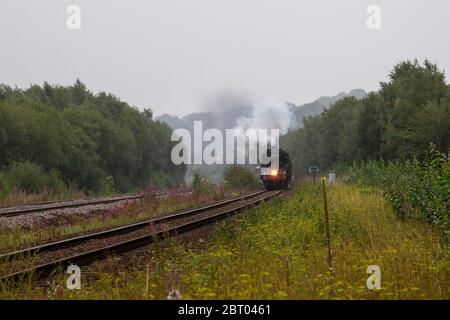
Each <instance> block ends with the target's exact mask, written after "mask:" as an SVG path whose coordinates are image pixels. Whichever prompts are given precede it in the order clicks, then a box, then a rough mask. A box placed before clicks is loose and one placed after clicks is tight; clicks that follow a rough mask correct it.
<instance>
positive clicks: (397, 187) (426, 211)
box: [347, 146, 450, 240]
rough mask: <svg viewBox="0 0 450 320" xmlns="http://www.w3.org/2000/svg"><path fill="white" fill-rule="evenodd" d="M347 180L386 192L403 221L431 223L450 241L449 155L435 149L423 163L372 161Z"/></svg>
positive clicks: (361, 165)
mask: <svg viewBox="0 0 450 320" xmlns="http://www.w3.org/2000/svg"><path fill="white" fill-rule="evenodd" d="M347 180H348V181H349V182H356V183H360V184H364V185H369V186H376V187H380V188H382V189H383V190H384V192H385V195H386V197H387V199H388V201H389V203H390V204H391V206H392V207H393V208H394V210H395V212H396V213H397V214H398V215H399V216H400V217H405V218H416V219H418V220H421V221H426V222H430V223H432V224H434V225H436V226H438V227H439V228H440V229H441V231H442V232H443V235H444V238H445V239H447V240H450V221H449V213H450V208H449V200H450V160H449V157H448V154H445V153H440V152H439V151H437V150H436V149H435V148H434V146H432V147H431V149H430V150H429V151H428V153H427V155H426V156H425V159H424V161H423V162H421V161H418V160H417V159H413V160H406V161H403V162H402V161H398V160H396V161H369V162H367V163H363V164H360V165H354V166H353V167H352V168H350V170H349V172H348V177H347Z"/></svg>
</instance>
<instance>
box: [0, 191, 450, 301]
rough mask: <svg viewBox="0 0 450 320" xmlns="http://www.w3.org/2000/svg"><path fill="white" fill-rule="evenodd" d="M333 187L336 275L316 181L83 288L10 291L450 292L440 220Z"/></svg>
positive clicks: (37, 294)
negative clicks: (376, 273) (375, 277)
mask: <svg viewBox="0 0 450 320" xmlns="http://www.w3.org/2000/svg"><path fill="white" fill-rule="evenodd" d="M328 194H329V209H330V223H331V235H332V238H331V239H332V240H331V241H332V249H333V271H332V272H331V273H330V272H329V270H328V267H327V262H326V261H327V257H326V248H325V230H324V219H323V202H322V194H321V190H320V187H319V186H317V187H313V186H311V185H308V186H301V187H300V188H299V189H297V190H295V193H294V194H293V195H292V196H289V197H288V198H284V199H280V200H275V201H273V202H270V203H267V204H263V205H261V206H259V207H258V208H256V209H253V210H251V211H250V212H246V213H245V214H241V215H238V216H237V217H236V218H235V220H234V221H230V220H226V221H224V222H222V223H220V224H218V225H216V227H215V232H214V235H213V237H212V239H209V240H207V242H206V241H205V242H203V241H200V239H199V241H198V242H196V243H194V244H192V245H185V246H182V245H179V244H177V243H176V242H175V239H173V240H172V241H166V242H164V243H156V244H155V246H154V247H153V251H152V252H151V254H149V255H148V256H146V258H145V259H143V261H142V259H141V258H142V257H141V256H140V257H136V258H135V259H136V260H135V261H133V262H130V261H129V258H127V260H128V263H126V264H125V265H120V264H118V263H117V261H119V260H118V259H117V258H114V257H112V258H111V259H110V260H108V261H105V262H103V263H101V264H100V265H97V269H96V270H97V273H95V272H94V274H95V277H94V278H93V279H92V280H91V282H88V281H85V280H83V283H82V289H81V290H68V289H66V287H65V282H66V277H67V275H66V274H65V273H64V272H61V277H60V278H59V277H57V278H56V280H55V281H52V282H50V285H49V287H45V288H34V287H31V286H30V285H29V284H24V285H23V286H21V287H19V288H17V289H15V288H9V287H3V288H2V289H3V290H0V296H1V297H2V298H11V297H13V298H23V297H26V298H46V299H49V298H50V299H66V298H70V299H77V298H87V299H166V297H167V291H168V290H173V289H177V290H178V291H179V292H180V294H181V297H182V298H183V299H449V298H450V292H449V286H448V279H449V277H450V261H449V256H448V254H449V252H448V250H447V249H446V248H445V247H444V246H443V245H442V242H441V239H440V236H439V234H438V233H437V232H435V231H434V230H433V228H432V226H430V225H428V224H423V223H420V222H417V221H414V220H403V219H399V218H398V217H397V216H396V215H395V214H394V212H393V210H392V209H391V208H390V206H389V204H388V203H387V202H386V201H385V199H384V198H383V196H382V195H381V194H380V192H378V191H377V189H374V188H369V187H366V188H361V187H359V186H343V185H337V186H335V187H333V188H330V189H329V190H328ZM139 259H140V260H139ZM138 261H139V262H138ZM370 265H378V266H380V269H381V289H378V290H369V289H368V288H367V287H366V281H367V278H368V276H369V275H368V274H367V268H368V266H370ZM92 272H93V270H92V268H91V269H90V273H91V274H92Z"/></svg>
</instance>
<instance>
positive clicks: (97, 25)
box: [0, 0, 450, 115]
mask: <svg viewBox="0 0 450 320" xmlns="http://www.w3.org/2000/svg"><path fill="white" fill-rule="evenodd" d="M70 4H76V5H79V6H80V7H81V24H82V28H81V30H75V31H73V30H72V31H70V30H68V29H67V28H66V19H67V17H68V15H67V14H66V8H67V6H68V5H70ZM372 4H376V5H379V6H380V7H381V13H382V17H381V23H382V25H381V26H382V29H381V30H368V29H367V27H366V20H367V13H366V9H367V7H368V6H369V5H372ZM449 14H450V1H448V0H429V1H424V0H414V1H413V0H371V1H366V0H342V1H336V0H314V1H310V0H308V1H301V0H142V1H138V0H134V1H132V0H130V1H111V0H70V1H67V0H39V1H32V0H28V1H23V0H0V39H1V50H0V82H1V83H6V84H9V85H17V86H19V87H27V86H28V85H29V84H30V83H38V84H42V83H43V82H44V81H48V82H50V83H53V84H71V83H73V82H74V81H75V79H76V78H80V79H81V80H82V81H83V82H84V83H85V84H86V85H87V86H88V87H89V88H90V89H92V90H94V91H95V92H97V91H99V90H103V91H107V92H111V93H114V94H116V95H117V96H119V97H120V98H121V99H123V100H125V101H127V102H129V103H130V104H133V105H136V106H138V107H146V106H151V107H152V108H153V110H154V111H155V113H156V114H161V113H164V112H168V113H172V114H178V115H183V114H186V113H189V112H192V111H199V110H204V109H205V108H206V105H207V104H208V102H210V101H213V100H214V97H215V96H216V95H218V96H220V95H223V94H224V93H225V94H230V93H231V94H233V93H234V94H237V95H243V96H245V97H248V98H249V99H260V98H263V97H266V96H276V97H278V98H280V99H283V100H286V101H290V102H294V103H297V104H301V103H305V102H309V101H311V100H314V99H316V98H317V97H319V96H321V95H334V94H336V93H337V92H339V91H348V90H350V89H353V88H363V89H366V90H375V89H377V88H378V82H379V81H380V80H385V79H386V76H387V73H388V71H389V70H390V69H391V68H392V66H393V65H394V64H395V63H396V62H398V61H401V60H404V59H414V58H418V59H419V60H423V59H424V58H426V57H428V58H430V59H431V60H432V61H433V62H435V63H437V64H438V65H439V67H440V68H444V69H445V70H449V69H450V41H449V33H450V19H449Z"/></svg>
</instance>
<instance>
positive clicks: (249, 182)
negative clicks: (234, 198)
mask: <svg viewBox="0 0 450 320" xmlns="http://www.w3.org/2000/svg"><path fill="white" fill-rule="evenodd" d="M223 179H224V182H225V187H227V188H230V189H242V190H250V189H254V188H256V187H258V186H260V183H259V180H258V178H257V177H256V175H255V174H254V173H253V172H252V171H251V169H249V168H247V167H244V166H240V165H230V166H227V167H226V168H225V171H224V173H223Z"/></svg>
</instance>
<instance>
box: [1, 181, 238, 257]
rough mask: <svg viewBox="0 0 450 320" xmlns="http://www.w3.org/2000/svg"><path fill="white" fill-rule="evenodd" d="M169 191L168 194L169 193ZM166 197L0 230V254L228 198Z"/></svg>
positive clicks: (217, 192) (215, 194)
mask: <svg viewBox="0 0 450 320" xmlns="http://www.w3.org/2000/svg"><path fill="white" fill-rule="evenodd" d="M169 191H170V190H169ZM173 191H174V192H173V193H172V194H171V195H170V196H164V197H156V196H155V192H154V190H150V191H148V190H147V189H146V192H145V193H144V196H143V198H142V199H141V200H139V201H137V202H134V201H130V202H126V203H125V204H123V205H121V206H117V207H113V208H111V209H108V210H97V211H94V212H91V213H89V214H73V215H64V214H62V215H59V216H51V215H49V216H47V217H39V218H35V219H34V220H33V223H32V224H31V226H26V227H21V226H15V227H12V228H8V227H6V226H3V225H1V226H0V253H4V252H10V251H14V250H17V249H19V248H23V247H30V246H33V245H37V244H39V243H43V242H46V241H50V240H52V241H55V240H56V239H60V238H64V237H67V236H73V235H75V234H85V233H89V232H93V231H95V230H101V229H106V228H112V227H117V226H123V225H126V224H130V223H135V222H138V221H144V220H148V219H152V218H156V217H159V216H163V215H167V214H170V213H173V212H176V211H180V210H185V209H189V208H193V207H197V206H202V205H205V204H210V203H213V202H214V201H219V200H222V199H224V198H225V197H229V196H230V194H228V193H224V192H223V190H222V189H220V188H216V189H211V190H210V191H209V192H207V193H203V194H202V195H201V196H196V195H194V194H190V193H187V192H183V193H177V192H175V190H173Z"/></svg>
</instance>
